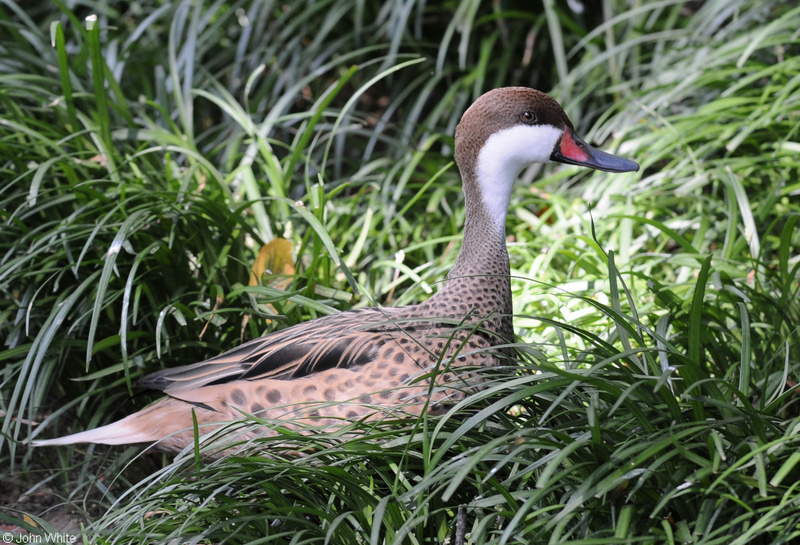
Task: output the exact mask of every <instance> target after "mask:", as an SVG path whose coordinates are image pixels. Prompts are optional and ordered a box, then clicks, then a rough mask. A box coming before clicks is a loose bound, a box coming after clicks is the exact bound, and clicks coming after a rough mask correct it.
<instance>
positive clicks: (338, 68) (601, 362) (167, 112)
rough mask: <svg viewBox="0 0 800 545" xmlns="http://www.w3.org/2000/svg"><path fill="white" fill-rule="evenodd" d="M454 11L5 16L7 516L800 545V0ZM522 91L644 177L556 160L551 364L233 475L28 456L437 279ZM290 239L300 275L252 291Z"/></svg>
mask: <svg viewBox="0 0 800 545" xmlns="http://www.w3.org/2000/svg"><path fill="white" fill-rule="evenodd" d="M430 4H431V3H430V2H429V3H427V4H426V5H425V6H422V5H421V4H420V3H409V2H407V3H400V2H385V3H378V2H352V3H349V2H331V1H329V2H325V1H318V2H300V3H296V4H295V7H296V8H297V9H279V8H278V7H276V6H274V5H272V4H269V3H263V4H257V5H250V3H245V2H230V3H227V4H223V3H215V4H207V3H189V2H185V3H178V4H164V3H157V2H154V3H144V4H142V3H138V4H118V3H113V2H112V3H109V4H108V5H107V6H106V7H101V6H96V7H95V8H96V11H94V12H93V13H96V14H97V15H98V19H97V22H96V23H92V22H85V21H84V18H85V17H86V16H87V15H89V14H90V12H89V11H87V10H86V8H83V7H78V6H76V7H74V8H68V7H67V6H66V5H61V6H60V7H59V8H58V9H55V8H54V7H53V5H52V4H51V3H47V2H41V3H31V4H30V6H27V5H26V9H25V10H24V11H23V10H22V9H21V8H20V7H19V6H17V5H16V4H14V3H8V2H4V3H0V28H1V29H2V31H0V36H2V38H0V48H2V51H3V52H4V54H3V55H2V56H1V57H2V58H1V59H0V82H1V84H0V172H2V176H0V180H2V182H0V184H1V185H0V203H2V206H0V225H1V226H2V227H0V229H1V230H2V237H0V250H1V252H0V255H1V256H2V257H0V293H2V297H3V300H4V302H6V304H4V305H2V309H0V332H1V333H0V338H2V339H3V342H4V344H3V351H2V352H0V361H3V363H4V365H3V369H2V374H0V376H2V381H0V409H2V410H3V411H4V415H5V416H4V419H3V423H2V436H0V457H2V459H3V462H4V463H3V466H4V467H6V468H7V469H5V470H3V472H2V473H1V474H2V476H3V478H2V482H3V491H2V500H3V502H4V503H6V504H8V507H9V508H12V507H13V508H16V509H17V511H13V512H12V511H8V512H5V511H4V513H3V515H2V516H3V517H4V520H5V519H7V520H11V521H12V522H14V523H16V521H19V520H22V517H23V514H29V515H34V516H36V517H37V518H36V519H34V520H35V521H38V524H39V526H40V527H42V528H45V529H47V528H49V526H48V525H50V524H51V523H52V519H53V517H52V515H53V513H54V511H55V510H56V509H57V508H58V509H60V508H63V506H67V507H68V508H69V509H72V510H74V511H77V515H75V514H73V515H72V517H73V518H81V519H83V520H85V521H88V522H89V523H90V524H89V525H88V526H87V527H86V528H85V529H83V530H75V529H74V528H73V529H72V530H71V531H73V532H78V533H80V532H82V533H83V535H84V536H85V538H86V539H87V540H90V541H99V542H108V543H114V542H131V541H135V542H144V541H147V542H170V541H176V540H177V541H189V542H201V543H217V542H219V543H222V542H224V543H256V542H259V543H265V542H295V543H301V542H302V543H312V542H313V543H317V542H319V543H328V542H329V543H359V542H369V543H384V542H386V543H422V542H428V543H438V542H445V541H447V540H449V542H450V543H515V542H526V543H530V542H532V543H615V544H616V543H689V542H692V543H703V544H714V543H725V544H728V543H791V542H793V541H795V540H797V537H798V535H799V534H800V505H799V503H800V499H799V498H800V495H799V494H798V492H797V485H796V484H795V483H796V482H797V475H798V462H800V456H798V455H797V447H798V434H797V430H798V425H799V424H800V413H798V399H799V398H798V396H797V393H796V384H797V380H798V379H797V374H798V373H797V370H798V364H800V343H798V331H797V325H796V324H798V323H800V306H799V305H798V290H800V258H798V248H799V247H800V230H799V229H798V215H799V212H800V207H798V200H797V195H798V191H800V177H799V176H798V170H799V169H798V165H799V164H800V163H799V162H798V160H797V156H798V150H799V149H800V145H799V144H798V133H799V132H800V114H798V111H799V110H798V108H799V107H800V104H798V97H799V96H800V93H798V86H800V78H798V76H797V74H798V68H800V67H798V62H799V61H798V59H800V55H799V53H800V51H798V46H797V39H798V34H797V28H800V10H798V9H797V8H795V7H793V6H792V5H791V3H790V2H778V1H771V2H756V1H752V0H751V1H748V0H735V1H730V0H727V1H725V2H721V1H715V0H709V1H706V2H703V3H684V2H678V1H665V2H642V3H638V4H636V5H634V6H632V7H630V8H629V9H622V7H621V6H619V5H617V4H615V3H613V2H605V3H603V4H602V8H603V13H601V14H597V13H594V12H587V13H584V14H581V15H577V14H575V13H572V12H570V11H569V8H566V7H561V6H555V5H554V3H552V2H544V3H543V4H542V5H541V6H538V7H535V8H531V7H530V5H529V4H528V3H519V5H517V4H515V3H513V2H511V3H491V4H487V3H483V4H480V3H478V2H470V1H467V0H464V1H462V2H459V3H454V4H453V5H446V4H442V3H435V5H430ZM509 84H522V85H529V86H533V87H538V88H541V89H543V90H546V91H549V92H551V93H552V94H553V95H554V96H556V97H557V98H559V100H561V101H562V103H563V104H564V105H565V107H566V109H567V111H568V113H569V114H570V116H571V117H572V119H573V121H575V122H576V128H578V130H579V132H581V133H582V134H583V135H584V136H586V137H587V139H588V140H589V141H594V142H597V143H601V144H603V146H604V147H605V148H609V149H612V150H614V149H618V151H619V153H620V154H622V155H626V156H630V157H632V158H634V159H636V160H638V161H639V162H640V163H641V165H642V167H643V170H642V171H641V172H640V173H639V174H635V175H633V174H630V175H616V176H610V175H606V174H603V173H584V172H579V171H578V170H575V169H571V168H554V167H546V168H544V169H542V168H535V169H531V170H530V171H529V172H526V173H524V174H523V176H522V180H521V182H520V183H518V186H517V189H516V191H515V195H514V199H513V203H512V209H511V212H510V214H509V222H508V234H509V240H510V244H509V250H510V254H511V259H512V269H513V270H512V274H513V276H514V281H513V290H514V296H515V306H514V311H515V315H516V318H515V325H516V328H517V334H518V336H519V342H518V349H519V356H518V361H516V362H509V366H508V367H505V368H503V369H497V370H492V371H487V372H486V374H487V376H486V381H487V382H486V388H485V389H483V390H482V391H480V392H479V393H477V394H475V395H473V396H471V397H470V398H468V399H467V400H465V401H464V402H462V403H461V404H460V405H459V406H458V407H456V408H455V409H454V410H453V411H451V412H450V413H448V415H446V416H445V417H441V418H433V417H431V418H422V419H420V420H419V421H409V420H403V421H388V420H387V421H384V422H379V423H369V424H367V423H355V424H352V426H351V427H350V428H347V429H344V430H340V431H338V432H330V433H320V434H314V435H310V436H304V435H299V434H296V433H291V432H288V431H287V432H286V433H285V434H283V435H282V436H280V437H279V438H271V439H264V440H261V441H260V442H259V444H257V445H254V446H252V447H249V448H247V449H244V450H242V451H241V452H240V453H239V454H238V455H237V456H234V457H231V458H227V459H223V460H215V461H211V462H204V463H198V462H197V459H196V457H195V453H194V452H193V451H192V449H189V450H187V451H186V452H184V453H182V454H181V455H179V456H177V457H176V458H175V459H174V460H173V459H171V458H167V457H164V456H162V455H157V454H154V453H153V452H152V451H151V450H145V451H144V452H142V449H140V448H134V447H131V448H104V447H88V448H85V447H79V448H74V449H70V448H63V449H36V450H34V449H30V448H28V447H27V446H25V445H24V444H23V443H22V442H21V441H23V440H24V439H26V438H28V437H29V436H31V435H32V434H39V433H42V434H47V435H48V436H49V435H51V434H52V435H56V434H63V433H69V432H70V431H77V430H82V429H86V428H88V427H92V426H95V425H99V424H102V423H106V422H109V421H112V420H113V419H115V418H118V417H120V416H122V415H124V414H128V413H130V412H132V411H134V410H137V409H138V408H141V407H143V406H144V405H145V404H146V403H147V402H149V400H151V399H153V397H148V396H147V395H135V396H134V395H132V394H134V393H137V392H134V391H133V389H132V388H131V384H132V383H133V382H135V380H136V379H137V378H138V377H139V376H141V375H142V374H144V373H146V372H150V371H154V370H156V369H158V368H161V367H162V366H166V365H180V364H185V363H190V362H192V361H196V360H197V359H199V358H202V357H205V356H208V355H211V354H215V353H218V352H219V351H221V350H224V349H225V348H229V347H231V346H233V345H235V344H238V343H239V342H240V341H241V340H243V339H245V340H246V339H250V338H253V337H255V336H258V335H260V334H262V333H264V332H266V331H269V330H270V329H273V328H278V327H286V326H290V325H292V324H294V323H297V322H300V321H303V320H306V319H310V318H313V317H315V316H319V315H322V314H327V313H332V312H337V311H338V310H342V309H346V308H352V307H357V306H365V305H371V304H373V303H378V304H408V303H411V302H414V301H419V300H421V299H423V298H425V297H426V296H427V294H429V293H431V292H432V291H433V290H435V289H436V287H437V283H438V282H440V281H441V279H443V278H444V275H445V274H446V271H447V270H448V268H449V267H450V266H451V265H452V263H453V261H454V259H455V256H456V253H457V248H458V240H459V233H460V226H461V225H462V223H463V206H462V201H461V195H460V182H459V181H458V177H457V172H456V171H455V168H454V167H453V166H452V165H450V164H449V161H450V160H451V154H452V149H451V148H452V134H453V128H454V126H455V123H456V122H457V121H458V117H459V116H460V115H461V113H462V112H463V110H464V109H465V107H466V106H467V105H468V104H469V102H470V101H471V100H472V99H473V98H474V97H475V96H477V94H479V93H480V92H481V91H483V90H486V89H489V88H492V87H496V86H501V85H509ZM276 236H284V237H286V238H288V239H289V240H290V241H291V242H292V243H293V247H294V256H295V262H294V267H293V268H294V274H293V275H292V277H291V283H290V284H286V278H284V277H282V276H279V275H277V276H274V277H265V284H264V286H260V287H251V286H249V285H248V284H249V282H248V281H249V269H250V267H251V265H252V263H253V262H254V261H255V259H256V256H257V255H258V251H259V248H260V247H261V245H262V244H264V243H266V242H268V241H269V240H271V239H272V238H273V237H276ZM137 394H138V393H137ZM32 422H38V423H40V424H39V425H38V426H35V425H33V424H32ZM40 430H41V431H40ZM295 451H299V452H302V453H304V454H305V456H303V457H299V458H298V457H296V456H294V455H293V454H292V453H293V452H295ZM264 452H269V453H270V456H269V457H265V456H263V453H264ZM106 476H111V477H106ZM43 495H45V496H46V497H47V498H49V499H48V500H47V501H39V502H38V503H37V500H36V498H37V497H41V496H43ZM20 496H21V497H20ZM53 498H61V499H59V500H54V499H53ZM39 515H42V516H41V517H39Z"/></svg>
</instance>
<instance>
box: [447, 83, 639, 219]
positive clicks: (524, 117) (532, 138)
mask: <svg viewBox="0 0 800 545" xmlns="http://www.w3.org/2000/svg"><path fill="white" fill-rule="evenodd" d="M455 157H456V162H457V163H458V166H459V168H460V169H461V172H462V175H463V176H464V182H465V186H467V184H468V183H473V184H474V183H477V186H478V188H479V190H480V193H481V196H482V200H483V202H484V203H485V205H486V207H487V211H488V212H489V214H490V216H491V217H492V218H493V219H494V220H495V221H498V222H500V221H503V222H504V221H505V214H506V212H507V209H508V203H509V199H510V195H511V188H512V187H513V185H514V181H515V180H516V178H517V176H518V175H519V173H520V172H521V171H522V169H523V168H525V167H527V166H529V165H531V164H533V163H549V162H552V161H555V162H558V163H567V164H570V165H578V166H583V167H588V168H593V169H596V170H605V171H608V172H631V171H636V170H639V165H638V164H636V163H635V162H633V161H630V160H628V159H624V158H622V157H617V156H615V155H611V154H609V153H605V152H603V151H600V150H598V149H595V148H593V147H591V146H590V145H588V144H587V143H586V142H584V141H583V139H582V138H581V137H580V136H578V134H577V133H576V132H575V129H574V127H573V126H572V122H571V121H570V120H569V118H568V117H567V114H566V113H565V112H564V109H563V108H561V106H560V105H559V104H558V102H556V101H555V100H553V99H552V98H550V97H549V96H547V95H546V94H544V93H542V92H541V91H537V90H535V89H529V88H527V87H503V88H500V89H494V90H492V91H489V92H488V93H486V94H484V95H482V96H481V97H479V98H478V100H476V101H475V102H474V103H473V104H472V106H470V107H469V108H468V109H467V111H466V112H465V113H464V116H463V117H462V118H461V122H460V123H459V124H458V127H456V149H455ZM466 189H467V187H465V190H466Z"/></svg>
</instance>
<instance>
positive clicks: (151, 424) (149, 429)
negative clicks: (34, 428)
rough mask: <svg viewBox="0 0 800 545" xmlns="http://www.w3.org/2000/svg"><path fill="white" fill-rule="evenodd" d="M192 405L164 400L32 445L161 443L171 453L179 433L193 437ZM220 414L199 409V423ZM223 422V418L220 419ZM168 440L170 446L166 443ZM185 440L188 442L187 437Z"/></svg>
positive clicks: (39, 440) (171, 399) (170, 399)
mask: <svg viewBox="0 0 800 545" xmlns="http://www.w3.org/2000/svg"><path fill="white" fill-rule="evenodd" d="M190 409H191V406H188V405H187V404H186V403H185V402H183V401H181V400H178V399H173V398H170V397H166V398H163V399H161V400H159V401H157V402H156V403H153V404H152V405H150V406H149V407H147V408H145V409H142V410H141V411H139V412H137V413H133V414H131V415H129V416H126V417H125V418H123V419H122V420H117V421H116V422H112V423H111V424H108V425H106V426H101V427H99V428H95V429H93V430H87V431H82V432H79V433H73V434H72V435H67V436H64V437H56V438H54V439H35V440H33V441H31V442H30V444H31V446H34V447H52V446H59V445H73V444H75V443H101V444H103V445H129V444H133V443H152V442H154V441H161V442H162V443H161V444H162V445H163V446H164V448H165V449H167V450H169V448H171V447H172V446H173V444H172V443H175V445H177V444H178V443H176V442H175V441H178V440H179V438H177V437H176V436H175V434H179V433H180V432H185V431H186V430H188V433H189V435H188V437H189V438H191V437H192V436H193V431H192V428H193V425H192V412H191V410H190ZM215 414H219V413H216V412H215V411H208V410H203V409H198V415H197V417H198V420H199V421H200V422H201V423H206V422H207V421H208V420H210V418H209V417H208V415H215ZM217 420H219V418H217ZM165 438H167V441H166V443H165V442H164V441H163V440H164V439H165ZM184 440H186V439H185V438H184Z"/></svg>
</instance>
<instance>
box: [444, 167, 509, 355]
mask: <svg viewBox="0 0 800 545" xmlns="http://www.w3.org/2000/svg"><path fill="white" fill-rule="evenodd" d="M516 174H517V172H514V173H513V176H514V178H516ZM507 175H508V176H510V175H511V174H510V173H507ZM462 178H463V182H464V197H465V203H466V218H465V222H464V241H463V243H462V246H461V251H460V252H459V254H458V258H457V259H456V263H455V265H454V266H453V269H452V270H451V271H450V274H448V275H447V280H446V282H445V286H444V288H443V289H442V290H441V292H440V294H439V296H440V297H442V298H443V299H448V300H452V299H454V298H457V299H459V300H463V301H464V303H465V304H466V306H467V308H468V309H469V311H470V312H472V313H474V314H475V315H477V316H483V317H486V316H492V319H491V323H490V324H487V325H489V326H490V327H491V328H492V329H494V330H495V331H496V332H497V333H500V334H501V335H502V337H503V338H505V339H506V340H509V341H510V340H511V335H512V333H511V284H510V279H509V273H510V270H509V263H508V251H507V250H506V230H505V220H506V213H507V210H508V205H509V200H510V195H511V187H512V185H513V182H514V178H511V180H510V181H508V180H498V179H493V178H490V177H486V176H484V177H483V178H481V177H480V172H479V171H478V169H472V168H462ZM491 188H506V190H500V191H491ZM487 190H489V192H487ZM485 195H489V197H488V198H487V197H485Z"/></svg>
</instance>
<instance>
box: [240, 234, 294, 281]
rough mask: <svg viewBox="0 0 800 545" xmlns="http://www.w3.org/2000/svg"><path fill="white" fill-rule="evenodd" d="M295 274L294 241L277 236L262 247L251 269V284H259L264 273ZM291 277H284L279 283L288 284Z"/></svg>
mask: <svg viewBox="0 0 800 545" xmlns="http://www.w3.org/2000/svg"><path fill="white" fill-rule="evenodd" d="M265 273H266V274H268V275H281V276H283V275H286V276H292V275H294V259H293V258H292V243H291V242H289V241H288V240H286V239H285V238H276V239H274V240H271V241H270V242H269V243H268V244H265V245H264V246H262V247H261V250H260V251H259V252H258V257H257V258H256V262H255V263H253V268H252V269H251V271H250V285H251V286H257V285H258V282H259V280H260V279H261V277H262V275H264V274H265ZM290 281H291V279H284V280H282V281H280V282H278V284H282V286H281V289H283V287H285V286H288V285H289V282H290Z"/></svg>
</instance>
